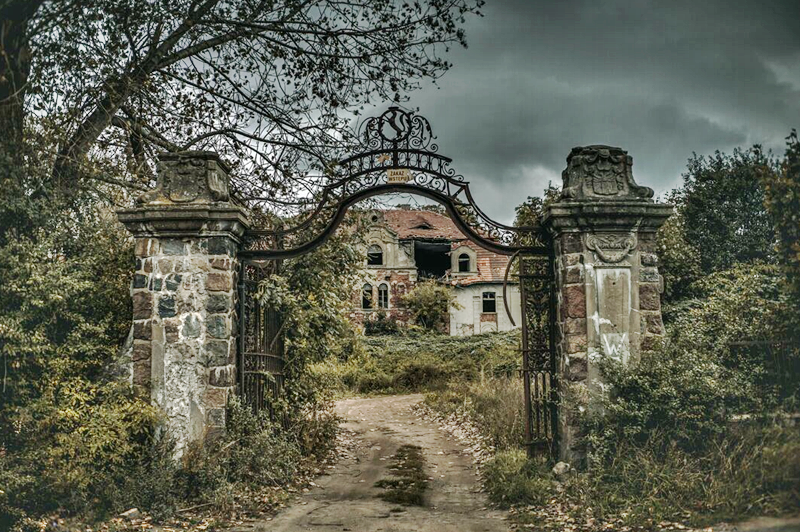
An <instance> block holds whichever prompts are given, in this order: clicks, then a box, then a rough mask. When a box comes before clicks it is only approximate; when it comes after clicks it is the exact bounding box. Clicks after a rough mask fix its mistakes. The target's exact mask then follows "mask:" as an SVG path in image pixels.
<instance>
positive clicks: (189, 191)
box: [136, 151, 230, 204]
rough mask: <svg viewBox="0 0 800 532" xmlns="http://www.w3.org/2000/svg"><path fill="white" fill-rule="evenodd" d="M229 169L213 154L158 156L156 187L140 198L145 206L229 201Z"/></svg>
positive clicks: (184, 153) (193, 152)
mask: <svg viewBox="0 0 800 532" xmlns="http://www.w3.org/2000/svg"><path fill="white" fill-rule="evenodd" d="M229 199H230V193H229V191H228V169H227V167H226V166H225V164H224V163H223V162H222V161H221V160H220V159H219V156H218V155H217V154H216V153H212V152H202V151H189V152H179V153H164V154H161V156H160V157H159V161H158V184H157V186H156V188H155V189H154V190H152V191H150V192H147V193H145V194H143V195H142V196H140V197H139V198H138V199H137V200H136V202H137V203H139V204H144V203H211V202H217V201H228V200H229Z"/></svg>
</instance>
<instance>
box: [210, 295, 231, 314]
mask: <svg viewBox="0 0 800 532" xmlns="http://www.w3.org/2000/svg"><path fill="white" fill-rule="evenodd" d="M230 308H231V297H230V296H229V295H228V294H210V295H209V296H208V301H206V311H208V313H209V314H219V313H221V312H227V311H228V310H230Z"/></svg>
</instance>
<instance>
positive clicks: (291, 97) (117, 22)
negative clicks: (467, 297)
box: [0, 0, 483, 203]
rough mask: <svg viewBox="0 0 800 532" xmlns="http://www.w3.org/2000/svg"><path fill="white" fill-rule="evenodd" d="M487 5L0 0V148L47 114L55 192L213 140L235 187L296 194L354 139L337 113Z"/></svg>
mask: <svg viewBox="0 0 800 532" xmlns="http://www.w3.org/2000/svg"><path fill="white" fill-rule="evenodd" d="M482 3H483V0H424V1H416V2H407V3H399V2H394V1H390V0H361V1H355V2H354V1H351V0H237V1H236V2H226V1H223V0H170V1H163V2H153V1H149V0H122V1H120V0H92V1H86V0H61V1H55V0H0V17H1V18H0V30H1V31H0V51H2V54H3V58H4V60H3V61H0V130H1V131H3V132H4V138H3V140H2V141H0V155H8V156H14V154H15V153H16V151H15V150H16V143H17V141H18V140H19V139H22V138H23V136H24V132H25V128H24V124H25V123H26V122H27V121H28V120H29V119H31V118H34V117H37V118H40V119H41V118H46V119H47V121H48V124H47V127H50V128H51V129H52V131H54V132H56V133H57V134H58V135H57V136H58V142H57V145H58V148H57V151H56V153H55V154H54V157H53V160H52V163H53V164H52V172H53V175H54V177H55V178H56V179H57V181H58V183H59V184H60V190H61V193H62V194H64V193H66V192H68V191H73V192H74V191H76V190H78V177H79V176H80V175H83V174H88V175H91V176H93V177H95V178H101V179H102V178H104V177H108V176H107V175H105V172H104V168H103V167H102V165H101V164H100V163H99V162H98V161H101V160H102V159H103V156H110V157H112V158H114V157H116V158H120V159H127V163H128V164H127V171H128V175H126V179H124V180H123V182H122V184H124V185H127V186H131V187H144V186H146V185H147V184H149V183H150V181H151V179H152V175H153V172H152V168H151V164H152V163H151V161H152V156H153V154H154V153H155V152H156V151H163V150H169V151H174V150H180V149H216V150H217V151H220V152H222V153H224V154H227V155H230V158H231V159H233V160H236V161H240V163H239V164H238V165H237V166H238V167H239V168H240V170H241V171H240V172H239V174H238V175H239V179H238V181H237V188H238V191H239V193H240V195H241V196H243V197H245V198H246V199H257V198H261V199H263V198H265V197H269V198H272V197H273V196H277V201H278V202H280V201H281V200H283V201H286V202H289V203H294V202H296V199H295V196H296V195H295V194H294V192H295V191H296V188H297V187H308V186H310V185H312V184H313V181H312V182H311V183H309V179H310V176H311V172H312V171H316V172H317V174H320V173H322V171H323V169H324V168H325V167H326V165H327V164H328V162H329V161H330V160H333V159H334V157H333V156H332V155H333V153H335V149H336V148H337V147H338V146H341V145H342V143H343V141H347V140H348V139H347V136H346V134H344V133H343V132H344V128H343V127H342V126H343V125H345V124H346V121H347V119H346V115H344V114H343V113H340V111H341V110H347V111H352V112H354V113H355V112H358V111H359V109H361V108H363V106H364V105H367V104H369V103H370V102H372V101H373V99H374V98H375V97H378V98H380V99H391V100H395V101H401V100H403V98H404V97H405V92H407V91H409V90H411V89H414V88H415V87H417V86H418V84H419V81H420V80H421V79H424V78H433V79H435V78H437V77H438V76H440V75H441V74H442V73H443V72H444V71H446V70H447V69H448V68H449V66H450V64H449V63H448V62H447V61H445V60H444V59H442V57H441V55H442V53H443V52H446V51H447V50H449V47H450V46H451V45H452V44H453V43H459V44H461V45H465V44H466V41H465V35H464V31H463V29H462V28H461V25H462V24H463V23H464V22H465V17H466V16H468V15H470V14H479V8H480V6H481V5H482ZM39 127H42V124H41V123H40V124H39ZM281 196H283V198H281Z"/></svg>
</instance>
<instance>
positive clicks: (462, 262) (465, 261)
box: [458, 253, 470, 273]
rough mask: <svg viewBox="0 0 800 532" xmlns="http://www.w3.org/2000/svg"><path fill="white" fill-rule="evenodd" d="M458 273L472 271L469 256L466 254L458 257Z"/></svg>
mask: <svg viewBox="0 0 800 532" xmlns="http://www.w3.org/2000/svg"><path fill="white" fill-rule="evenodd" d="M458 271H459V272H461V273H463V272H468V271H470V264H469V255H467V254H466V253H462V254H461V255H459V256H458Z"/></svg>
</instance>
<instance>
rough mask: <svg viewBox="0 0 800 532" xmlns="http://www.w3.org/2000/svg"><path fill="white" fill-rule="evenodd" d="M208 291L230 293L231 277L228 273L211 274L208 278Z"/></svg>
mask: <svg viewBox="0 0 800 532" xmlns="http://www.w3.org/2000/svg"><path fill="white" fill-rule="evenodd" d="M206 289H207V290H209V291H210V292H229V291H230V289H231V276H230V275H229V274H227V273H209V274H208V277H206Z"/></svg>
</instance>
